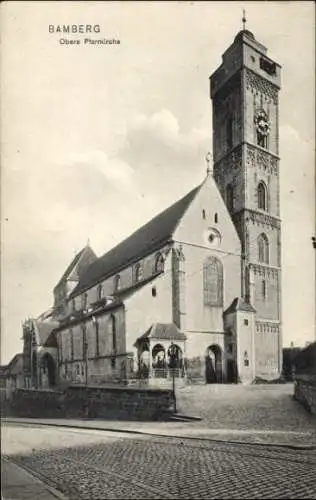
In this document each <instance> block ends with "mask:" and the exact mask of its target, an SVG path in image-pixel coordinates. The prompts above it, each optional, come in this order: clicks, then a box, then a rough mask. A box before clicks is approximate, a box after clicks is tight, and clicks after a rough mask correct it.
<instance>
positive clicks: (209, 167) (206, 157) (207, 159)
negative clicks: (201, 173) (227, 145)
mask: <svg viewBox="0 0 316 500" xmlns="http://www.w3.org/2000/svg"><path fill="white" fill-rule="evenodd" d="M205 160H206V164H207V168H206V173H207V175H209V174H210V173H212V167H211V165H210V163H211V160H212V155H211V153H210V152H208V153H207V155H206V156H205Z"/></svg>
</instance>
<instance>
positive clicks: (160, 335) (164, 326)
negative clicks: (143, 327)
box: [136, 323, 186, 343]
mask: <svg viewBox="0 0 316 500" xmlns="http://www.w3.org/2000/svg"><path fill="white" fill-rule="evenodd" d="M148 338H151V339H156V340H170V341H173V340H181V341H184V340H186V335H185V334H184V333H183V332H181V331H180V330H179V328H178V327H177V326H176V325H175V324H174V323H154V324H153V325H151V327H150V328H149V329H148V330H147V331H146V332H145V333H144V334H143V335H141V336H140V337H139V338H138V339H137V341H136V343H138V342H139V341H141V340H145V339H148Z"/></svg>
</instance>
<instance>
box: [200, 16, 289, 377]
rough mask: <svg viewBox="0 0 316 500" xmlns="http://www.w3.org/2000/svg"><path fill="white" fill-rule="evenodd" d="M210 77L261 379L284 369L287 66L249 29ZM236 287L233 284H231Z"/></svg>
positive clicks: (220, 173) (220, 174)
mask: <svg viewBox="0 0 316 500" xmlns="http://www.w3.org/2000/svg"><path fill="white" fill-rule="evenodd" d="M245 23H246V19H245V15H244V17H243V25H244V26H243V30H242V31H240V32H239V33H238V34H237V36H236V37H235V39H234V41H233V43H232V44H231V45H230V47H228V49H227V50H226V52H225V53H224V54H223V56H222V64H221V65H220V66H219V68H218V69H217V70H216V71H215V72H214V73H213V74H212V75H211V77H210V88H211V99H212V101H213V156H214V178H215V180H216V183H217V185H218V188H219V190H220V192H221V195H222V197H223V199H224V200H225V203H226V206H227V209H228V211H229V212H230V214H231V217H232V220H233V222H234V224H235V227H236V229H237V232H238V234H239V237H240V240H241V244H242V253H243V255H242V264H241V265H242V295H243V298H244V299H245V300H246V301H247V302H250V303H251V304H252V305H253V306H254V308H255V310H256V331H255V332H254V338H255V365H256V375H257V376H262V377H266V378H276V377H277V376H278V375H279V374H280V372H281V370H282V337H281V300H280V299H281V221H280V186H279V90H280V71H281V67H280V65H279V64H277V63H276V62H274V61H273V60H272V59H270V58H269V57H268V56H267V49H266V47H264V45H262V44H261V43H259V42H258V41H257V40H256V39H255V37H254V35H253V34H252V33H251V32H250V31H248V30H247V29H245ZM227 286H229V284H227Z"/></svg>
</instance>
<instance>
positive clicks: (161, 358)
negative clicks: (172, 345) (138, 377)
mask: <svg viewBox="0 0 316 500" xmlns="http://www.w3.org/2000/svg"><path fill="white" fill-rule="evenodd" d="M151 354H152V368H153V375H154V377H166V376H167V373H166V352H165V348H164V347H163V346H162V345H161V344H156V345H155V346H154V347H153V348H152V351H151Z"/></svg>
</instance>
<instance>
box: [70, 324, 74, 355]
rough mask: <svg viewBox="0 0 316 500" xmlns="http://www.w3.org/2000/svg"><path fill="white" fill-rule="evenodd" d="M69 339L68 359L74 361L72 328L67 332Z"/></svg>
mask: <svg viewBox="0 0 316 500" xmlns="http://www.w3.org/2000/svg"><path fill="white" fill-rule="evenodd" d="M69 337H70V359H71V360H73V359H74V332H73V330H72V328H70V330H69Z"/></svg>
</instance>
